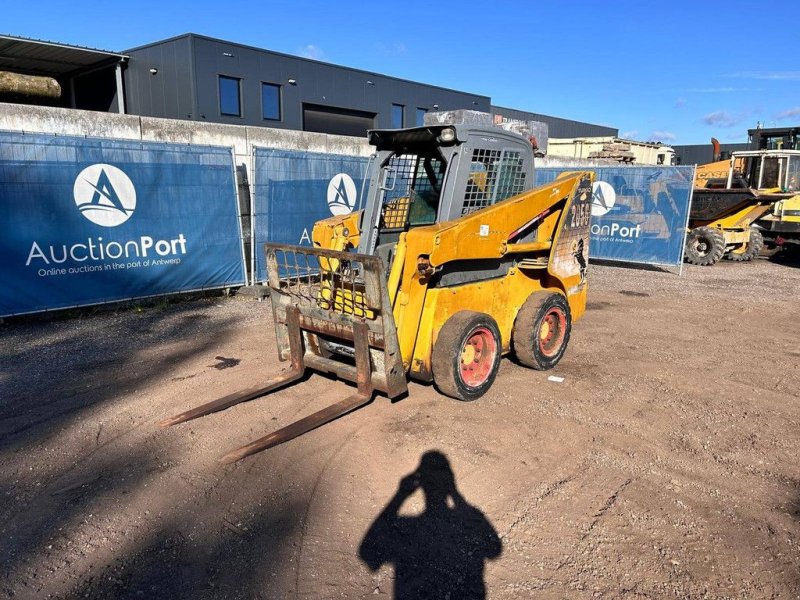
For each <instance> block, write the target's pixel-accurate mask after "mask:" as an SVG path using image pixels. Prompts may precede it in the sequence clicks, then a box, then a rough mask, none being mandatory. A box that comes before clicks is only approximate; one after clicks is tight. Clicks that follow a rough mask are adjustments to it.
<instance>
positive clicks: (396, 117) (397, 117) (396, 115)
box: [392, 104, 405, 129]
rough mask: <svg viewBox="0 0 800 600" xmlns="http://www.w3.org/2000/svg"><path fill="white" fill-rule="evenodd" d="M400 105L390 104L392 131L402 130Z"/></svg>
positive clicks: (402, 121) (401, 109)
mask: <svg viewBox="0 0 800 600" xmlns="http://www.w3.org/2000/svg"><path fill="white" fill-rule="evenodd" d="M404 109H405V106H403V105H402V104H392V129H402V128H403V125H404V119H403V110H404Z"/></svg>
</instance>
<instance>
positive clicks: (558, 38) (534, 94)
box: [0, 0, 800, 144]
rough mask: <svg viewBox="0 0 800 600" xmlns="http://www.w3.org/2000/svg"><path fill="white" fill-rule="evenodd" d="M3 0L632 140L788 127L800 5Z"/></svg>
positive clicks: (13, 26) (28, 25)
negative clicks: (482, 99)
mask: <svg viewBox="0 0 800 600" xmlns="http://www.w3.org/2000/svg"><path fill="white" fill-rule="evenodd" d="M5 4H6V5H5V6H4V7H3V22H2V24H0V32H2V33H8V34H11V35H19V36H25V37H35V38H41V39H49V40H54V41H60V42H65V43H72V44H79V45H87V46H93V47H98V48H103V49H108V50H124V49H126V48H131V47H134V46H138V45H142V44H145V43H148V42H152V41H156V40H159V39H163V38H166V37H171V36H174V35H178V34H181V33H187V32H190V31H191V32H194V33H200V34H204V35H208V36H212V37H218V38H222V39H227V40H231V41H236V42H240V43H244V44H250V45H253V46H258V47H263V48H268V49H271V50H277V51H280V52H286V53H289V54H297V55H302V56H307V57H310V58H315V59H319V60H323V61H326V62H330V63H334V64H339V65H345V66H351V67H356V68H360V69H366V70H369V71H375V72H378V73H384V74H387V75H392V76H395V77H402V78H406V79H411V80H415V81H421V82H425V83H430V84H435V85H441V86H445V87H450V88H455V89H458V90H464V91H468V92H473V93H478V94H484V95H487V96H491V98H492V101H493V103H494V104H496V105H500V106H506V107H511V108H518V109H522V110H530V111H533V112H539V113H543V114H549V115H553V116H558V117H564V118H569V119H576V120H580V121H587V122H590V123H598V124H603V125H610V126H612V127H617V128H619V130H620V134H623V135H627V136H628V137H632V138H634V139H640V140H648V139H653V140H656V139H657V140H660V141H664V142H668V143H674V144H693V143H698V144H699V143H707V142H708V141H709V139H710V138H711V136H714V137H717V138H718V139H719V140H720V141H722V142H740V141H746V137H747V129H748V128H752V127H755V125H756V122H758V121H760V122H762V123H763V124H765V126H781V125H789V124H791V125H796V124H800V42H799V41H798V36H797V25H798V23H800V1H798V0H775V1H762V2H760V3H759V2H742V1H739V0H729V1H727V2H703V1H702V0H699V1H695V2H689V1H684V0H667V1H663V0H662V1H659V2H649V1H646V0H640V1H638V2H637V1H633V0H615V1H607V2H601V1H597V2H590V1H588V0H582V1H574V2H567V1H564V2H558V1H555V0H540V1H530V2H522V1H520V2H502V1H501V2H494V3H490V2H481V3H478V2H471V1H462V2H452V3H433V2H430V1H428V2H420V1H418V0H404V1H403V2H391V3H389V2H374V1H373V2H349V1H345V0H339V1H336V0H333V1H331V0H329V1H327V2H319V1H316V2H302V1H299V0H298V1H294V2H270V1H263V0H262V1H259V0H250V1H248V2H244V1H241V0H225V1H219V0H217V1H215V2H211V1H209V0H196V1H194V2H186V1H183V0H178V1H169V0H161V1H160V2H155V1H153V0H136V1H133V2H130V1H129V2H126V3H117V2H114V1H107V2H102V3H101V2H87V1H83V0H72V1H69V2H65V1H63V0H59V1H53V0H36V1H34V2H33V3H31V2H18V1H15V2H11V1H9V2H6V3H5ZM759 24H761V25H759ZM759 26H761V27H763V30H759Z"/></svg>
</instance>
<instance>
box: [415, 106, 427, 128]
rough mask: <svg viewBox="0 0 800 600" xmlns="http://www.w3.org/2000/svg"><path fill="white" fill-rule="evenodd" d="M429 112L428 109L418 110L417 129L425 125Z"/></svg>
mask: <svg viewBox="0 0 800 600" xmlns="http://www.w3.org/2000/svg"><path fill="white" fill-rule="evenodd" d="M426 112H428V109H427V108H418V109H417V127H422V126H423V125H425V113H426Z"/></svg>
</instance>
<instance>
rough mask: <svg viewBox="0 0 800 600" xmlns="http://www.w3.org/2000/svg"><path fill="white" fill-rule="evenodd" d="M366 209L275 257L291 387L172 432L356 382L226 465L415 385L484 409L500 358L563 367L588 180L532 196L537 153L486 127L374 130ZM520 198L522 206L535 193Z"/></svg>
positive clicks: (578, 301)
mask: <svg viewBox="0 0 800 600" xmlns="http://www.w3.org/2000/svg"><path fill="white" fill-rule="evenodd" d="M369 140H370V143H371V144H372V145H374V146H375V149H376V152H375V154H374V155H373V156H372V158H371V160H370V164H369V167H368V169H369V171H368V181H367V184H365V190H364V191H362V197H366V202H364V204H363V209H361V210H357V211H356V212H353V213H351V214H348V215H341V216H336V217H332V218H329V219H327V220H323V221H319V222H318V223H317V224H316V225H315V227H314V230H313V235H312V238H313V243H314V246H313V247H305V246H288V245H281V244H270V243H268V244H266V247H265V252H266V258H267V268H268V278H269V281H268V285H269V287H270V288H271V295H270V299H271V304H272V310H273V314H274V320H275V329H276V337H277V345H278V354H279V357H280V359H281V360H284V361H287V360H288V361H289V363H290V368H289V369H288V371H286V372H285V373H284V374H282V375H280V376H278V377H276V378H274V379H272V380H269V381H265V382H263V383H261V384H259V385H256V386H254V387H253V388H250V389H247V390H243V391H241V392H236V393H234V394H231V395H229V396H226V397H224V398H220V399H218V400H215V401H213V402H209V403H208V404H205V405H202V406H199V407H197V408H195V409H193V410H189V411H187V412H185V413H182V414H180V415H177V416H175V417H172V418H170V419H166V420H165V421H163V422H162V425H164V426H169V425H174V424H177V423H181V422H183V421H187V420H189V419H193V418H196V417H199V416H202V415H206V414H208V413H211V412H215V411H218V410H223V409H226V408H228V407H230V406H233V405H235V404H238V403H240V402H243V401H246V400H250V399H252V398H256V397H258V396H263V395H264V394H267V393H268V392H272V391H274V390H276V389H278V388H281V387H283V386H286V385H288V384H289V383H292V382H295V381H297V380H299V379H300V378H301V377H302V376H303V374H304V372H305V370H306V369H312V370H314V371H319V372H323V373H330V374H334V375H336V376H338V377H340V378H342V379H345V380H348V381H351V382H355V383H356V386H357V390H356V392H355V393H354V394H352V395H351V396H349V397H348V398H346V399H344V400H342V401H340V402H338V403H336V404H334V405H332V406H329V407H327V408H325V409H323V410H320V411H318V412H316V413H314V414H312V415H310V416H307V417H305V418H303V419H300V420H299V421H297V422H295V423H292V424H290V425H288V426H286V427H284V428H283V429H280V430H278V431H276V432H274V433H271V434H269V435H267V436H265V437H263V438H261V439H258V440H256V441H254V442H252V443H250V444H248V445H246V446H243V447H241V448H239V449H237V450H234V451H232V452H230V453H228V454H227V455H225V456H224V457H223V458H222V459H221V460H222V462H235V461H237V460H240V459H242V458H244V457H246V456H248V455H250V454H253V453H255V452H259V451H261V450H265V449H267V448H270V447H272V446H275V445H277V444H280V443H282V442H285V441H288V440H290V439H292V438H294V437H296V436H298V435H301V434H303V433H305V432H307V431H309V430H311V429H314V428H315V427H318V426H320V425H322V424H324V423H326V422H328V421H330V420H332V419H335V418H337V417H339V416H340V415H343V414H345V413H347V412H349V411H351V410H353V409H355V408H357V407H359V406H362V405H364V404H366V403H368V402H370V400H371V399H372V395H373V392H374V391H376V390H377V391H380V392H382V393H384V394H386V395H387V396H389V397H390V398H395V397H397V396H399V395H401V394H403V393H405V392H406V391H407V379H408V378H412V379H415V380H418V381H423V382H431V381H432V382H434V383H435V385H436V386H437V387H438V388H439V390H440V391H441V392H442V393H444V394H445V395H447V396H451V397H453V398H457V399H459V400H475V399H477V398H479V397H480V396H482V395H483V394H484V393H485V392H486V391H487V390H488V389H489V387H490V386H491V385H492V382H493V381H494V379H495V376H496V374H497V371H498V367H499V364H500V359H501V356H502V355H505V354H508V353H511V352H513V353H514V354H515V355H516V357H517V360H518V361H519V362H520V363H522V364H523V365H526V366H528V367H531V368H534V369H540V370H541V369H549V368H551V367H553V366H555V365H556V363H558V361H559V360H560V359H561V357H562V355H563V354H564V351H565V349H566V347H567V342H568V341H569V338H570V332H571V327H572V322H573V321H574V320H575V319H578V318H579V317H581V316H582V315H583V313H584V311H585V306H586V290H587V283H586V265H587V260H588V252H589V218H590V213H591V194H592V182H593V180H594V174H593V173H591V172H576V173H567V174H564V175H562V176H561V177H560V178H559V179H557V180H556V181H554V182H553V183H550V184H547V185H544V186H542V187H539V188H536V189H530V186H531V182H532V181H533V152H532V148H531V144H530V141H529V140H528V139H527V138H526V137H524V136H522V135H519V134H517V133H514V132H511V131H507V130H503V129H499V128H495V127H492V126H491V123H490V122H488V123H480V122H479V123H477V124H476V123H468V122H463V123H451V124H441V123H437V124H430V125H426V126H422V127H416V128H413V129H399V130H372V131H370V132H369ZM526 190H527V191H526Z"/></svg>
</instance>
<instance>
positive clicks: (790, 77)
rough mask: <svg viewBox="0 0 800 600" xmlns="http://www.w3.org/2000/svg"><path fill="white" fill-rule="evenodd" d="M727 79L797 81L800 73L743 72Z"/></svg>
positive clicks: (799, 78)
mask: <svg viewBox="0 0 800 600" xmlns="http://www.w3.org/2000/svg"><path fill="white" fill-rule="evenodd" d="M727 77H738V78H740V79H771V80H782V81H796V80H800V71H741V72H739V73H731V74H729V75H727Z"/></svg>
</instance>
